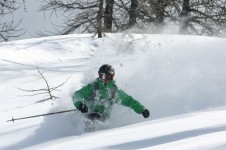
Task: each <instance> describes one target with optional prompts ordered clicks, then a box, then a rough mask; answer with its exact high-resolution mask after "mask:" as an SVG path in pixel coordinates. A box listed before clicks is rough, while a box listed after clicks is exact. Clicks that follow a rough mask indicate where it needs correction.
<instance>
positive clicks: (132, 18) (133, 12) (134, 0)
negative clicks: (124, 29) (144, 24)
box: [129, 0, 139, 28]
mask: <svg viewBox="0 0 226 150" xmlns="http://www.w3.org/2000/svg"><path fill="white" fill-rule="evenodd" d="M138 6H139V2H138V0H131V5H130V10H129V28H130V27H132V26H134V25H135V24H136V22H137V21H136V19H137V13H138V10H137V9H138Z"/></svg>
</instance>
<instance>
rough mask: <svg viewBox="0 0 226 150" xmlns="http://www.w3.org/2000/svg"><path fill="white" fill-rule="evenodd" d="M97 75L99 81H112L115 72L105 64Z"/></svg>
mask: <svg viewBox="0 0 226 150" xmlns="http://www.w3.org/2000/svg"><path fill="white" fill-rule="evenodd" d="M98 74H99V77H100V78H101V79H107V80H113V78H114V75H115V70H114V68H113V67H112V66H111V65H108V64H105V65H102V66H101V67H100V68H99V71H98Z"/></svg>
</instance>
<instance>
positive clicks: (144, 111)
mask: <svg viewBox="0 0 226 150" xmlns="http://www.w3.org/2000/svg"><path fill="white" fill-rule="evenodd" d="M142 115H143V116H144V118H148V117H149V115H150V113H149V110H147V109H144V110H143V112H142Z"/></svg>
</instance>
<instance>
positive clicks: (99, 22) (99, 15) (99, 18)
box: [97, 0, 104, 38]
mask: <svg viewBox="0 0 226 150" xmlns="http://www.w3.org/2000/svg"><path fill="white" fill-rule="evenodd" d="M103 4H104V0H100V3H99V10H98V13H97V34H98V38H102V12H103Z"/></svg>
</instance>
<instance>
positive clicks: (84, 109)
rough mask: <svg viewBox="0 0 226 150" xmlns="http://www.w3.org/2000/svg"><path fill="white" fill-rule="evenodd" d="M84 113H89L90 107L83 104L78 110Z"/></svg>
mask: <svg viewBox="0 0 226 150" xmlns="http://www.w3.org/2000/svg"><path fill="white" fill-rule="evenodd" d="M78 109H79V110H80V111H81V112H82V113H87V112H88V107H87V106H86V104H83V103H81V104H80V105H79V108H78Z"/></svg>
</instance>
